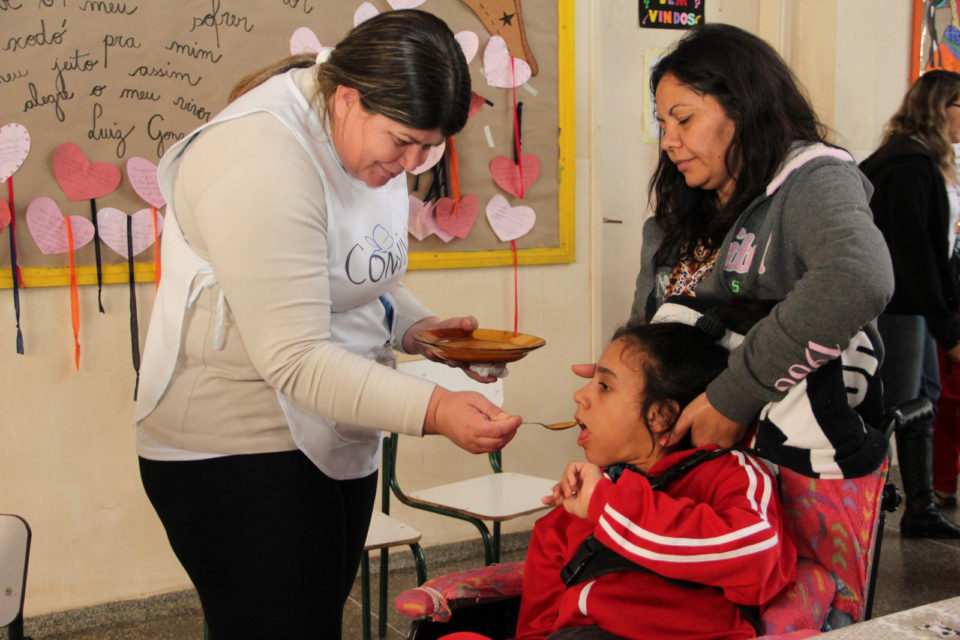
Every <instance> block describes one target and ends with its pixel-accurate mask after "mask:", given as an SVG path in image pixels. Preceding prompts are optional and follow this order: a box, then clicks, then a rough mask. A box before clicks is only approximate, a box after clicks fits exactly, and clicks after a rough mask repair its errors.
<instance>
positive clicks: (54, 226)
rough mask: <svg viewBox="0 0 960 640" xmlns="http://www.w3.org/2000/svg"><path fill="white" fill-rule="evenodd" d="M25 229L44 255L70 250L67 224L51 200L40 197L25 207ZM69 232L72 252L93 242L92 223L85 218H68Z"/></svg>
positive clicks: (58, 208)
mask: <svg viewBox="0 0 960 640" xmlns="http://www.w3.org/2000/svg"><path fill="white" fill-rule="evenodd" d="M27 229H28V230H29V231H30V235H31V236H32V237H33V241H34V242H35V243H36V244H37V248H38V249H40V252H41V253H43V254H44V255H51V254H54V253H66V252H67V251H69V250H70V247H69V245H68V244H67V222H66V220H65V219H64V216H63V214H62V213H60V207H59V206H57V203H56V202H54V201H53V199H52V198H47V197H45V196H44V197H40V198H37V199H36V200H34V201H33V202H31V203H30V204H29V205H27ZM70 231H71V235H72V236H73V250H74V251H76V250H77V249H79V248H80V247H82V246H84V245H85V244H87V243H89V242H90V241H91V240H93V223H92V222H90V221H89V220H87V219H86V218H81V217H80V216H70Z"/></svg>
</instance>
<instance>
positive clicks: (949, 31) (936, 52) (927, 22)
mask: <svg viewBox="0 0 960 640" xmlns="http://www.w3.org/2000/svg"><path fill="white" fill-rule="evenodd" d="M931 69H947V70H948V71H956V72H960V15H958V11H957V2H956V0H913V38H912V46H911V48H910V82H911V83H912V82H913V81H914V80H916V79H917V78H918V77H919V76H920V74H921V73H924V72H926V71H930V70H931Z"/></svg>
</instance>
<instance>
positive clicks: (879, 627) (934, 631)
mask: <svg viewBox="0 0 960 640" xmlns="http://www.w3.org/2000/svg"><path fill="white" fill-rule="evenodd" d="M925 625H928V626H926V628H925ZM827 636H830V637H829V638H827ZM817 637H823V638H824V639H825V640H912V639H916V640H936V639H937V638H948V637H960V596H958V597H956V598H949V599H947V600H941V601H939V602H931V603H930V604H925V605H923V606H920V607H916V608H913V609H907V610H905V611H898V612H896V613H891V614H889V615H886V616H881V617H879V618H874V619H872V620H867V621H866V622H860V623H857V624H854V625H850V626H849V627H844V628H843V629H837V630H836V631H830V632H829V633H824V634H821V635H820V636H817Z"/></svg>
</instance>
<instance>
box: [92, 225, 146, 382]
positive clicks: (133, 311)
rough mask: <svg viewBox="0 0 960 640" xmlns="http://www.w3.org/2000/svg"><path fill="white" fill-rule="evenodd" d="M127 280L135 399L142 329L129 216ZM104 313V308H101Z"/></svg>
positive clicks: (138, 378) (138, 380) (138, 379)
mask: <svg viewBox="0 0 960 640" xmlns="http://www.w3.org/2000/svg"><path fill="white" fill-rule="evenodd" d="M127 280H128V281H129V284H130V347H131V349H132V351H133V370H134V372H136V374H137V381H136V382H135V383H134V385H133V399H134V400H136V399H137V391H138V390H139V389H140V329H139V326H138V323H137V285H136V283H135V282H134V281H133V216H127ZM100 311H101V312H102V311H103V307H101V308H100Z"/></svg>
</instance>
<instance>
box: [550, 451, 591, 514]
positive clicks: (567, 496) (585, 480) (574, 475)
mask: <svg viewBox="0 0 960 640" xmlns="http://www.w3.org/2000/svg"><path fill="white" fill-rule="evenodd" d="M602 478H603V470H602V469H601V468H600V467H598V466H597V465H595V464H593V463H590V462H570V463H569V464H567V468H566V470H565V471H564V472H563V477H562V478H561V479H560V487H559V493H560V496H559V498H560V504H562V505H563V508H564V509H565V510H566V511H567V513H569V514H571V515H574V516H577V517H578V518H586V517H587V512H588V510H589V508H590V499H591V498H592V497H593V490H594V489H595V488H596V486H597V483H598V482H600V480H601V479H602ZM556 493H557V490H556V488H554V494H556Z"/></svg>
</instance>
